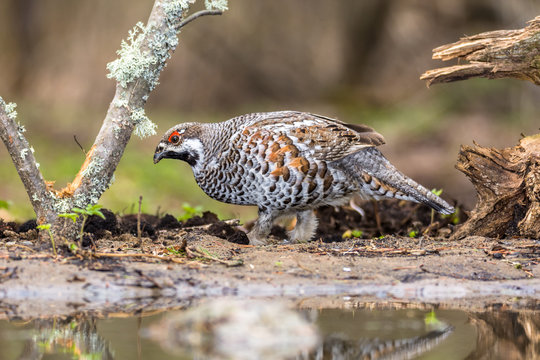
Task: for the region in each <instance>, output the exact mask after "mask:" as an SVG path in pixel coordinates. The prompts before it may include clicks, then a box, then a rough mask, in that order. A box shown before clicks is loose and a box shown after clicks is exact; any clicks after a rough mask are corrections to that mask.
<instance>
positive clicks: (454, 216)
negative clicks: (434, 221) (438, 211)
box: [441, 207, 459, 225]
mask: <svg viewBox="0 0 540 360" xmlns="http://www.w3.org/2000/svg"><path fill="white" fill-rule="evenodd" d="M441 216H442V217H443V219H450V222H451V223H452V224H454V225H457V224H459V208H458V207H456V211H454V213H453V214H449V215H441Z"/></svg>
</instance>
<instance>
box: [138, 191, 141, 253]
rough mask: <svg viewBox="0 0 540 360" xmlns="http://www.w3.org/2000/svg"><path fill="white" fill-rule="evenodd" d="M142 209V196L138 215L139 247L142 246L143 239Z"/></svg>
mask: <svg viewBox="0 0 540 360" xmlns="http://www.w3.org/2000/svg"><path fill="white" fill-rule="evenodd" d="M141 207H142V195H140V196H139V212H138V213H137V239H139V246H142V239H141Z"/></svg>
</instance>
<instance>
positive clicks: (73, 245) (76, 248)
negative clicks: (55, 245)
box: [69, 243, 79, 252]
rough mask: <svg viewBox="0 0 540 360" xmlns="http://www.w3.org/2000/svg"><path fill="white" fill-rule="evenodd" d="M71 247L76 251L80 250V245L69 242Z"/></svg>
mask: <svg viewBox="0 0 540 360" xmlns="http://www.w3.org/2000/svg"><path fill="white" fill-rule="evenodd" d="M69 249H70V250H71V251H73V252H75V251H77V250H79V247H78V246H77V244H75V243H71V244H69Z"/></svg>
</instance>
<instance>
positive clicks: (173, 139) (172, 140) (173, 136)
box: [169, 131, 180, 144]
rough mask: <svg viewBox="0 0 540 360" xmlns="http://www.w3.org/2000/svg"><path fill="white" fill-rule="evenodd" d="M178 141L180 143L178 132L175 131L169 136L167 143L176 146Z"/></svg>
mask: <svg viewBox="0 0 540 360" xmlns="http://www.w3.org/2000/svg"><path fill="white" fill-rule="evenodd" d="M178 141H180V134H179V133H178V131H175V132H173V133H172V134H171V136H169V142H170V143H171V144H176V143H178Z"/></svg>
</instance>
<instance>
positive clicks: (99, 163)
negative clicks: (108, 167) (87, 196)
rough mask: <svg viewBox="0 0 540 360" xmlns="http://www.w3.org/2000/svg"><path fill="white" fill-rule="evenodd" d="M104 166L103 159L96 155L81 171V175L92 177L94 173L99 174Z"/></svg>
mask: <svg viewBox="0 0 540 360" xmlns="http://www.w3.org/2000/svg"><path fill="white" fill-rule="evenodd" d="M102 168H103V159H101V158H99V157H97V156H94V157H93V158H92V161H90V164H88V166H87V167H86V169H84V170H83V171H82V172H81V175H82V176H84V177H91V176H94V175H97V174H99V172H100V171H101V169H102Z"/></svg>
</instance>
